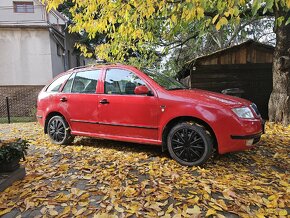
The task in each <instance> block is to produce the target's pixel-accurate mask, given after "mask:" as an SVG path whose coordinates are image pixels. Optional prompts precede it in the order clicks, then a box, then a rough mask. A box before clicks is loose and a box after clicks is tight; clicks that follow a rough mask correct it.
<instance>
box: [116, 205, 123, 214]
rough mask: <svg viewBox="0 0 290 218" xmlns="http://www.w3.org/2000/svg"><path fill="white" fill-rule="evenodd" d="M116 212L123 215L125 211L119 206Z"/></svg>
mask: <svg viewBox="0 0 290 218" xmlns="http://www.w3.org/2000/svg"><path fill="white" fill-rule="evenodd" d="M115 210H116V211H118V212H119V213H123V212H124V209H123V208H121V207H119V206H118V205H116V206H115Z"/></svg>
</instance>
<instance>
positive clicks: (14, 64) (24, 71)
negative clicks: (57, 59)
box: [0, 28, 52, 86]
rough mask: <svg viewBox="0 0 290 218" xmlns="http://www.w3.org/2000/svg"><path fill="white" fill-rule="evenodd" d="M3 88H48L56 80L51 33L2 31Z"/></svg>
mask: <svg viewBox="0 0 290 218" xmlns="http://www.w3.org/2000/svg"><path fill="white" fill-rule="evenodd" d="M0 51H1V52H0V66H1V70H0V77H1V80H0V86H1V85H44V84H47V83H48V82H49V81H50V80H51V79H52V70H51V69H52V63H51V49H50V37H49V32H48V30H47V29H30V28H1V29H0Z"/></svg>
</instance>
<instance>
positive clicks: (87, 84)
mask: <svg viewBox="0 0 290 218" xmlns="http://www.w3.org/2000/svg"><path fill="white" fill-rule="evenodd" d="M100 73H101V70H90V71H83V72H78V73H76V75H75V78H74V81H73V85H72V89H71V92H73V93H92V94H93V93H96V87H97V84H98V79H99V76H100Z"/></svg>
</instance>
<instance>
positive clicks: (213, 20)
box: [212, 14, 219, 24]
mask: <svg viewBox="0 0 290 218" xmlns="http://www.w3.org/2000/svg"><path fill="white" fill-rule="evenodd" d="M218 17H219V14H217V15H215V16H214V18H213V19H212V23H213V24H214V23H215V22H216V20H217V19H218Z"/></svg>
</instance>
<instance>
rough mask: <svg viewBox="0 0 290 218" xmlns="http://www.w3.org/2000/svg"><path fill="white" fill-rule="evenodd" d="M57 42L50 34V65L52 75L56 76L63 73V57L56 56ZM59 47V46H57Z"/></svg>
mask: <svg viewBox="0 0 290 218" xmlns="http://www.w3.org/2000/svg"><path fill="white" fill-rule="evenodd" d="M57 44H58V42H57V41H56V40H55V39H54V38H53V36H52V35H51V34H50V49H51V63H52V75H53V77H55V76H57V75H58V74H59V73H61V72H64V71H65V68H64V57H63V55H62V54H60V55H58V54H57ZM59 46H60V45H59Z"/></svg>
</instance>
